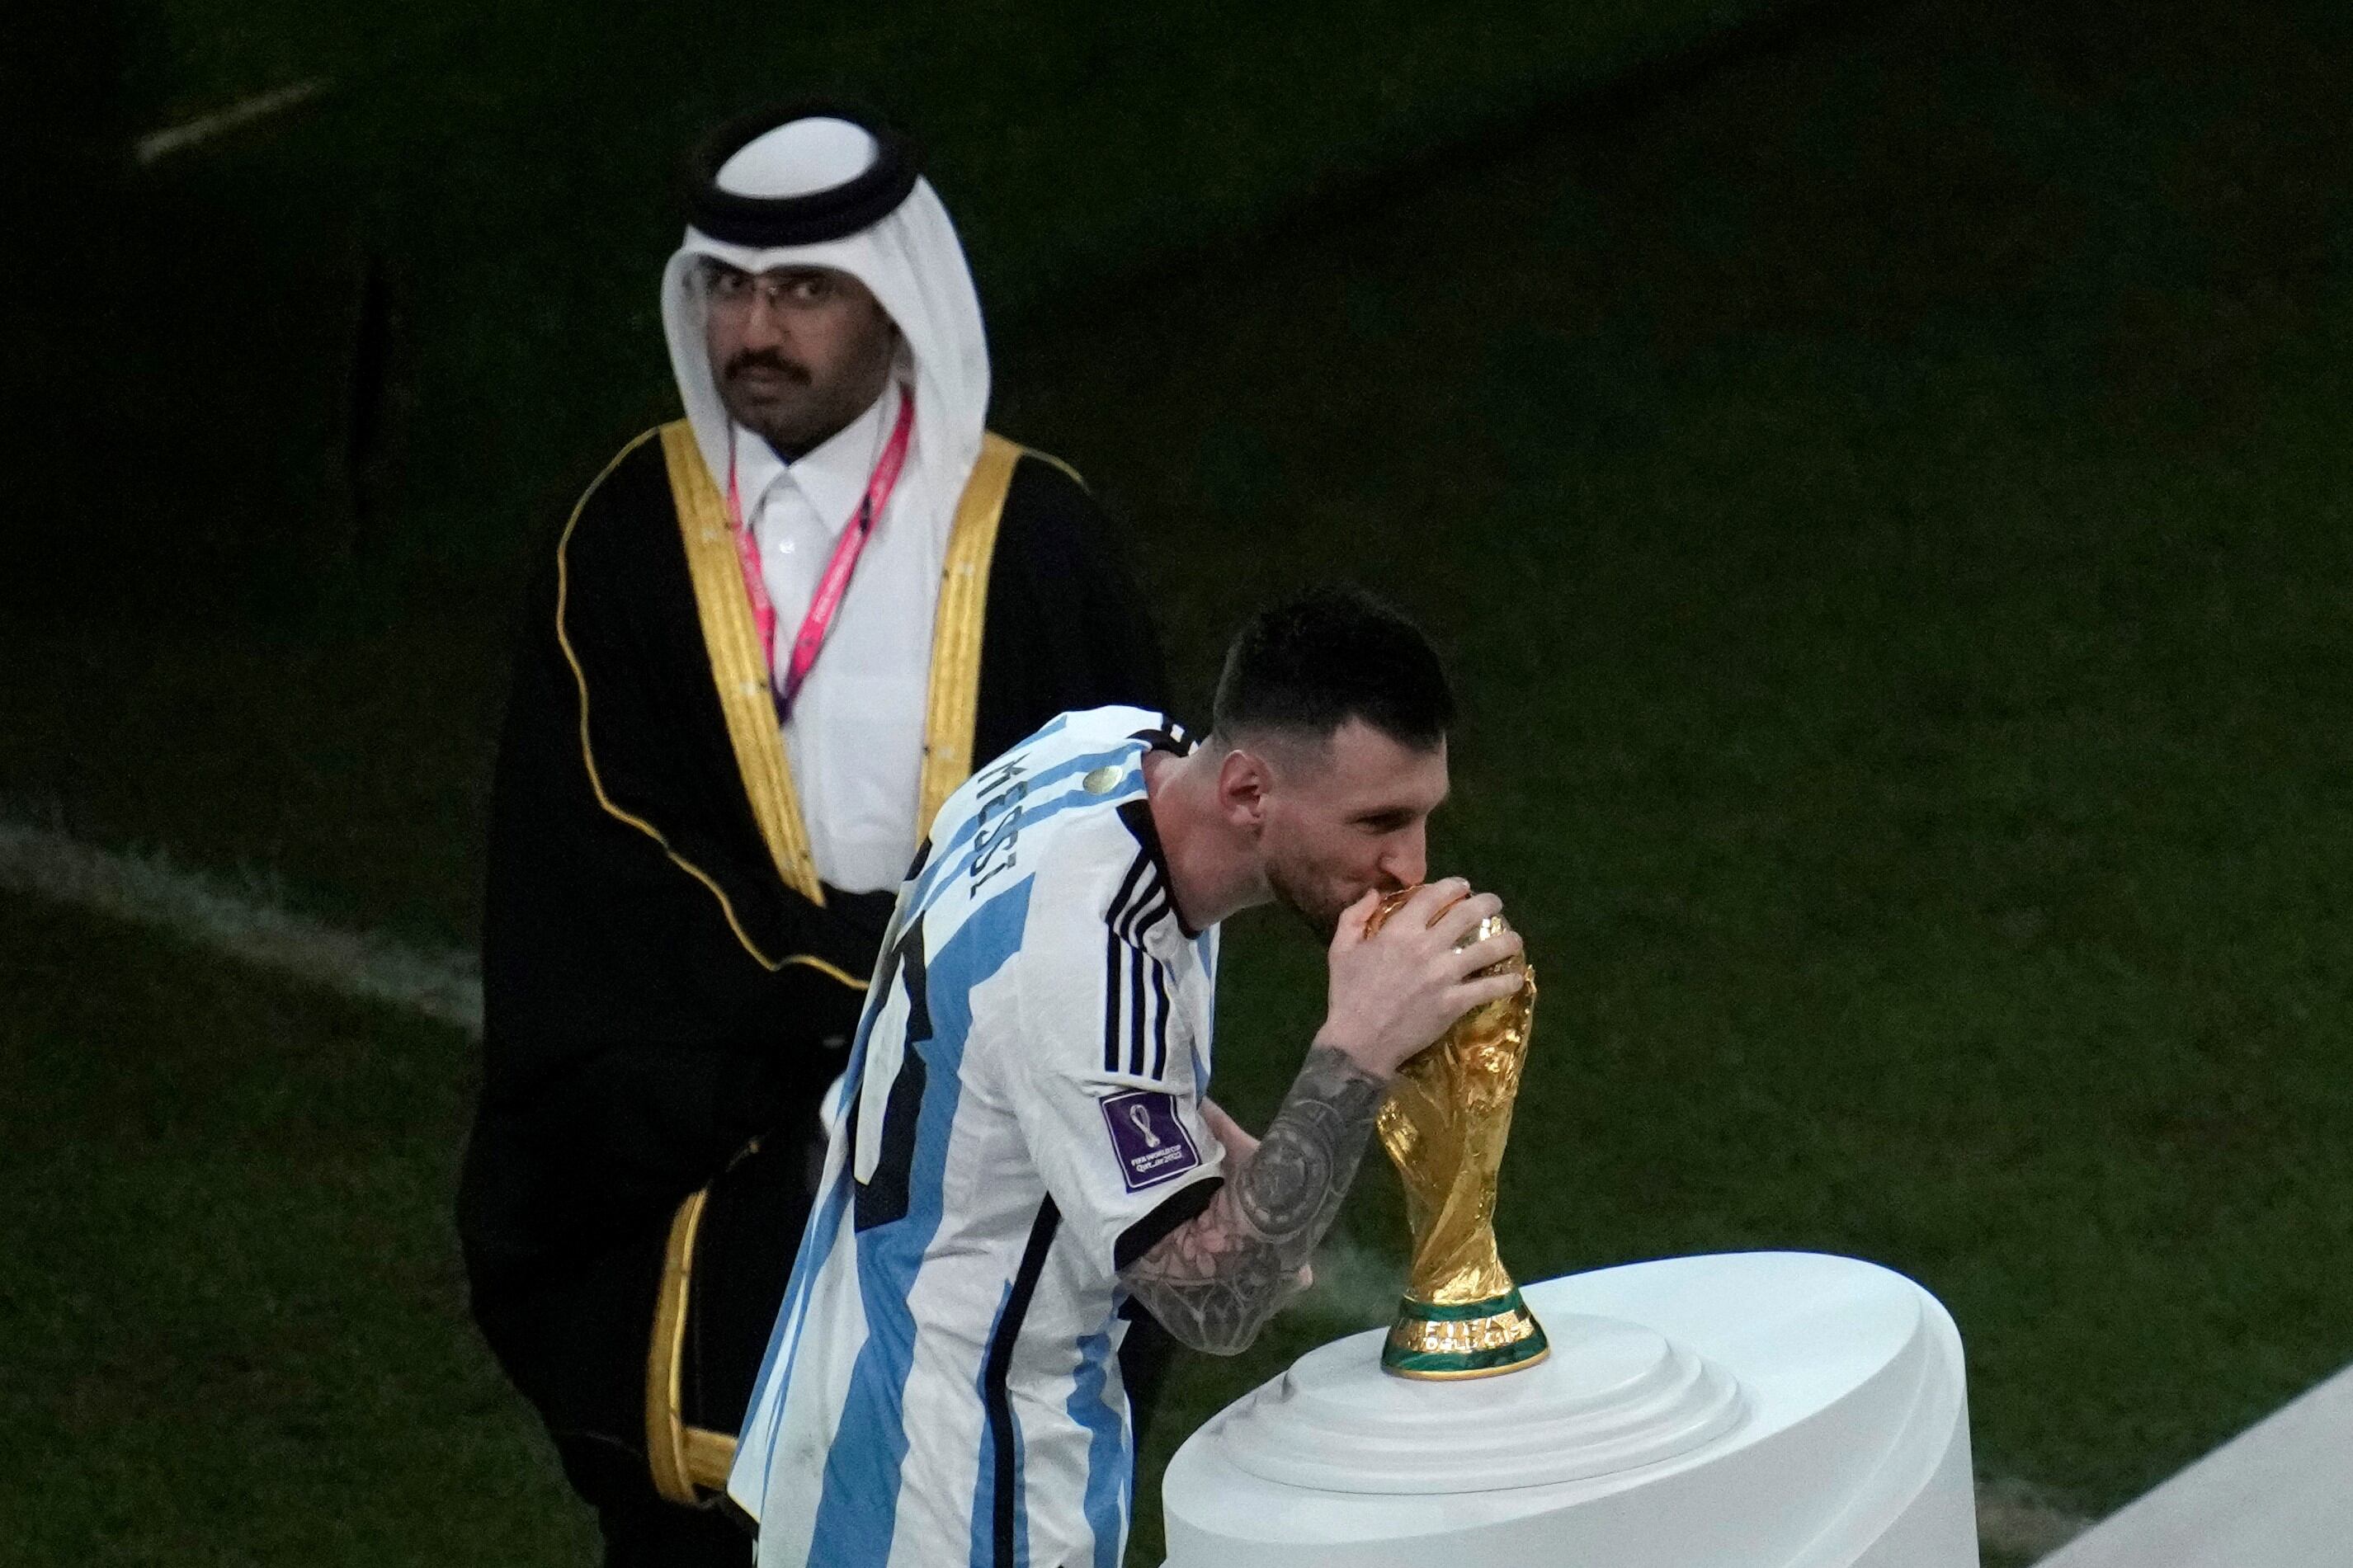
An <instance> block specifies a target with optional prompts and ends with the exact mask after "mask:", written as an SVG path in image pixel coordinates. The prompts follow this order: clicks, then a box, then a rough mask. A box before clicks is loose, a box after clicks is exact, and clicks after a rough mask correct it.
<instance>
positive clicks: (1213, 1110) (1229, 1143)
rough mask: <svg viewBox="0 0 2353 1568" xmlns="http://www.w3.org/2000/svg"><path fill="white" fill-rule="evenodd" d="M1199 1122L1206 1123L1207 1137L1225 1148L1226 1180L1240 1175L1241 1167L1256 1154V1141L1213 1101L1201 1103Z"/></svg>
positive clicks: (1222, 1107)
mask: <svg viewBox="0 0 2353 1568" xmlns="http://www.w3.org/2000/svg"><path fill="white" fill-rule="evenodd" d="M1201 1120H1202V1121H1205V1122H1207V1123H1208V1127H1209V1136H1211V1137H1212V1138H1215V1139H1216V1140H1217V1141H1218V1142H1219V1143H1221V1144H1223V1145H1224V1146H1225V1151H1226V1175H1227V1178H1228V1179H1229V1180H1230V1179H1231V1178H1233V1177H1235V1176H1238V1175H1240V1174H1241V1170H1242V1167H1243V1166H1244V1165H1247V1164H1249V1163H1250V1156H1251V1155H1252V1154H1255V1153H1257V1152H1258V1140H1257V1139H1255V1138H1253V1137H1251V1136H1250V1134H1249V1133H1247V1132H1245V1131H1242V1124H1241V1123H1240V1122H1239V1121H1235V1120H1234V1119H1233V1118H1232V1117H1230V1116H1229V1115H1227V1114H1226V1108H1225V1107H1224V1106H1222V1105H1219V1103H1218V1102H1217V1101H1216V1100H1203V1101H1201Z"/></svg>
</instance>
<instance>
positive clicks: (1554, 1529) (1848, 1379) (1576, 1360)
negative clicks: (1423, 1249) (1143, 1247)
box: [1163, 1253, 1978, 1568]
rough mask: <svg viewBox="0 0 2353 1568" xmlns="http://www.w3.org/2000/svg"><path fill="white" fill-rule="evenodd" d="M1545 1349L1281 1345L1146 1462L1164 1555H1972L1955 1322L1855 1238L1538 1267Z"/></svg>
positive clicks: (1346, 1560) (1865, 1559)
mask: <svg viewBox="0 0 2353 1568" xmlns="http://www.w3.org/2000/svg"><path fill="white" fill-rule="evenodd" d="M1523 1294H1524V1295H1525V1297H1526V1299H1527V1301H1528V1304H1529V1306H1530V1307H1531V1308H1533V1309H1534V1310H1535V1313H1536V1316H1537V1317H1538V1318H1539V1319H1540V1320H1541V1321H1543V1322H1544V1324H1545V1328H1546V1333H1547V1334H1548V1335H1549V1336H1550V1337H1551V1340H1552V1343H1553V1353H1552V1355H1551V1357H1550V1358H1549V1359H1548V1360H1546V1362H1544V1363H1539V1364H1538V1365H1536V1366H1535V1367H1531V1368H1529V1369H1527V1370H1526V1371H1524V1372H1519V1373H1510V1374H1507V1375H1504V1376H1502V1377H1494V1378H1485V1379H1478V1380H1473V1381H1468V1382H1459V1383H1418V1382H1409V1381H1407V1380H1405V1379H1401V1378H1395V1377H1391V1376H1389V1375H1388V1374H1387V1373H1383V1372H1382V1371H1381V1370H1380V1367H1379V1364H1378V1357H1379V1353H1380V1334H1379V1333H1378V1332H1377V1331H1375V1332H1368V1333H1363V1334H1357V1335H1354V1336H1352V1337H1350V1338H1348V1339H1345V1340H1341V1341H1338V1342H1335V1343H1332V1344H1329V1345H1325V1346H1324V1347H1323V1348H1322V1349H1320V1350H1317V1351H1314V1352H1310V1353H1309V1354H1307V1355H1305V1356H1303V1357H1301V1358H1300V1360H1299V1362H1298V1363H1297V1364H1296V1365H1294V1366H1293V1368H1292V1369H1291V1371H1290V1372H1288V1373H1284V1374H1283V1375H1282V1377H1280V1378H1277V1379H1276V1380H1275V1381H1274V1382H1272V1383H1270V1384H1266V1385H1265V1386H1264V1387H1262V1388H1260V1389H1258V1390H1256V1391H1255V1392H1253V1393H1251V1394H1249V1395H1248V1396H1246V1397H1244V1398H1243V1399H1241V1400H1239V1401H1237V1402H1236V1403H1235V1404H1234V1405H1230V1406H1229V1407H1228V1408H1227V1409H1226V1410H1225V1411H1223V1412H1221V1413H1220V1414H1219V1415H1217V1416H1216V1417H1215V1418H1213V1419H1212V1420H1211V1421H1209V1423H1208V1425H1206V1426H1203V1427H1202V1428H1201V1429H1200V1430H1199V1431H1198V1432H1196V1433H1195V1434H1194V1435H1193V1436H1191V1437H1190V1438H1189V1439H1187V1442H1186V1444H1185V1446H1184V1447H1182V1448H1181V1449H1179V1450H1178V1451H1177V1454H1176V1458H1175V1459H1174V1460H1172V1461H1171V1462H1170V1464H1169V1467H1168V1472H1167V1476H1166V1480H1165V1481H1164V1483H1163V1503H1164V1516H1165V1518H1166V1522H1167V1532H1168V1568H1277V1565H1280V1568H1342V1565H1344V1564H1345V1565H1346V1568H1408V1565H1410V1568H1537V1565H1539V1564H1541V1565H1543V1568H1571V1565H1577V1568H1582V1565H1588V1564H1590V1565H1594V1568H1975V1565H1976V1563H1977V1561H1978V1554H1977V1516H1976V1509H1975V1502H1974V1498H1973V1494H1972V1488H1971V1478H1970V1472H1969V1441H1968V1399H1967V1395H1966V1392H1965V1389H1964V1384H1963V1378H1962V1367H1961V1344H1960V1336H1959V1335H1958V1333H1957V1332H1956V1331H1955V1330H1954V1328H1953V1322H1952V1320H1951V1318H1949V1317H1948V1316H1947V1315H1946V1312H1945V1310H1944V1309H1943V1308H1942V1307H1940V1306H1939V1305H1937V1303H1936V1300H1935V1299H1934V1298H1933V1297H1931V1296H1929V1295H1928V1294H1927V1292H1926V1291H1924V1290H1922V1289H1920V1288H1919V1287H1918V1286H1916V1285H1915V1284H1913V1283H1912V1282H1911V1281H1910V1280H1908V1279H1904V1278H1903V1277H1901V1276H1900V1275H1895V1274H1891V1273H1889V1272H1888V1271H1887V1270H1885V1269H1883V1268H1876V1267H1874V1266H1873V1265H1871V1264H1868V1263H1862V1262H1858V1261H1856V1260H1854V1259H1852V1258H1828V1257H1822V1256H1820V1255H1817V1254H1811V1253H1743V1254H1736V1255H1732V1256H1727V1257H1720V1258H1672V1259H1669V1260H1666V1261H1663V1262H1659V1263H1641V1264H1634V1265H1630V1266H1629V1267H1627V1268H1610V1269H1603V1270H1600V1271H1599V1272H1596V1273H1592V1274H1580V1275H1573V1276H1570V1277H1569V1278H1567V1279H1551V1280H1546V1281H1545V1282H1544V1283H1543V1284H1540V1285H1534V1286H1528V1287H1525V1288H1524V1290H1523Z"/></svg>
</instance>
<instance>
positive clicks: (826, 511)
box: [734, 380, 899, 537]
mask: <svg viewBox="0 0 2353 1568" xmlns="http://www.w3.org/2000/svg"><path fill="white" fill-rule="evenodd" d="M898 394H899V384H898V383H897V382H896V381H895V380H894V381H893V382H892V384H890V385H889V386H888V387H886V388H885V389H884V390H883V393H882V395H881V396H880V397H878V398H876V399H875V400H874V401H873V402H872V403H871V404H869V405H867V408H866V412H865V413H863V414H860V416H858V417H857V418H855V419H853V420H851V421H850V422H849V424H847V425H845V426H842V427H841V428H840V429H839V430H837V431H835V432H834V433H833V434H832V435H830V436H828V437H826V438H825V439H824V440H823V441H820V442H819V443H818V445H816V446H815V447H811V448H809V450H808V451H807V452H805V453H803V454H802V455H801V457H800V458H798V459H797V461H795V462H792V463H786V461H785V460H784V459H783V458H779V457H777V456H776V448H775V447H771V446H769V445H768V443H767V442H766V441H765V440H764V439H762V438H761V437H758V436H756V435H754V434H753V433H752V432H751V431H749V430H746V429H744V426H741V425H737V426H734V441H735V484H736V490H737V494H738V495H739V496H740V497H741V498H742V500H743V503H744V520H745V521H752V520H754V519H755V518H757V517H758V516H759V515H760V509H761V508H762V506H764V505H765V503H766V501H767V499H768V493H769V491H770V489H773V488H774V487H775V486H776V485H778V484H786V483H788V484H791V485H793V486H795V487H797V489H799V490H800V492H801V496H802V498H803V499H804V500H807V502H808V504H809V509H810V510H812V511H814V512H816V513H817V518H818V522H819V523H821V524H822V525H823V526H824V528H825V531H826V532H828V534H832V535H834V536H836V537H839V535H840V533H841V531H842V530H843V529H844V528H845V527H847V526H848V525H849V520H850V519H851V518H852V517H854V516H855V515H857V511H858V503H859V502H860V500H864V499H865V496H866V482H867V480H868V479H871V478H872V477H873V474H874V465H875V463H876V461H877V460H878V459H880V458H881V456H882V443H883V440H884V437H885V428H884V425H883V418H884V414H883V411H884V410H885V409H886V408H887V409H889V410H890V411H891V413H892V416H896V414H897V411H898V407H899V395H898Z"/></svg>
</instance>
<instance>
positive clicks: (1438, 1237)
mask: <svg viewBox="0 0 2353 1568" xmlns="http://www.w3.org/2000/svg"><path fill="white" fill-rule="evenodd" d="M1409 891H1410V890H1409ZM1408 896H1409V892H1406V893H1393V894H1391V895H1390V896H1389V897H1388V900H1385V901H1384V902H1383V903H1382V905H1381V907H1380V908H1379V910H1377V911H1375V913H1374V915H1373V918H1372V920H1371V921H1367V922H1366V932H1367V934H1369V933H1370V932H1372V931H1377V930H1379V929H1380V924H1381V922H1382V921H1385V920H1387V919H1388V916H1389V914H1390V913H1391V911H1393V910H1396V909H1397V908H1398V905H1400V904H1402V903H1403V902H1404V901H1405V900H1406V898H1407V897H1408ZM1508 929H1509V928H1508V927H1507V926H1506V925H1505V924H1504V921H1503V919H1502V918H1501V917H1500V916H1498V917H1496V918H1495V919H1493V920H1490V921H1482V922H1481V924H1480V926H1479V927H1478V929H1477V930H1476V931H1472V933H1471V935H1470V936H1468V937H1466V938H1464V939H1463V940H1464V944H1465V945H1468V944H1469V943H1471V942H1478V941H1481V940H1483V939H1484V938H1487V937H1490V936H1493V935H1494V934H1496V933H1497V932H1498V931H1505V930H1508ZM1512 967H1513V968H1515V969H1518V970H1519V971H1520V972H1521V973H1523V974H1524V975H1525V977H1526V984H1524V985H1522V986H1521V987H1520V989H1519V990H1518V991H1517V992H1515V993H1514V994H1512V995H1509V996H1506V997H1504V999H1503V1000H1502V1001H1500V1002H1490V1003H1488V1004H1487V1005H1485V1006H1483V1007H1481V1008H1479V1009H1478V1010H1477V1011H1475V1012H1472V1013H1471V1014H1469V1015H1467V1016H1464V1017H1463V1018H1462V1019H1461V1021H1460V1022H1459V1023H1457V1024H1456V1025H1455V1026H1453V1027H1452V1028H1451V1029H1449V1030H1448V1031H1447V1032H1446V1034H1445V1035H1444V1036H1443V1037H1441V1038H1440V1039H1439V1041H1438V1042H1437V1043H1436V1044H1435V1045H1432V1046H1431V1047H1430V1048H1429V1049H1428V1050H1426V1051H1424V1052H1422V1053H1421V1054H1420V1055H1419V1056H1418V1057H1416V1058H1413V1060H1411V1061H1409V1062H1408V1063H1407V1064H1406V1065H1405V1066H1404V1067H1403V1068H1400V1069H1399V1070H1398V1076H1397V1081H1396V1083H1395V1084H1394V1085H1392V1086H1391V1087H1390V1089H1389V1096H1388V1100H1386V1101H1385V1102H1383V1104H1382V1106H1381V1112H1380V1121H1379V1131H1380V1137H1381V1147H1383V1148H1384V1149H1387V1150H1388V1155H1389V1158H1390V1160H1391V1161H1393V1162H1395V1163H1396V1165H1397V1168H1398V1176H1399V1178H1401V1179H1402V1180H1403V1182H1404V1184H1405V1205H1406V1219H1407V1222H1408V1223H1409V1225H1410V1226H1412V1228H1413V1262H1412V1264H1411V1266H1410V1267H1409V1269H1408V1270H1407V1274H1406V1289H1405V1296H1404V1299H1403V1300H1401V1301H1399V1303H1398V1315H1397V1321H1395V1322H1394V1323H1392V1324H1391V1325H1390V1326H1389V1332H1388V1340H1387V1341H1385V1342H1383V1344H1382V1346H1381V1367H1382V1369H1383V1370H1384V1371H1387V1372H1391V1373H1396V1374H1397V1375H1398V1376H1399V1377H1415V1378H1440V1379H1443V1378H1471V1377H1494V1376H1497V1375H1499V1374H1500V1373H1507V1372H1516V1371H1518V1370H1520V1369H1521V1368H1522V1367H1528V1366H1534V1365H1535V1363H1538V1362H1540V1361H1542V1360H1543V1359H1544V1358H1545V1356H1546V1354H1547V1353H1549V1352H1550V1350H1551V1346H1550V1345H1549V1344H1548V1343H1547V1342H1546V1340H1545V1331H1544V1325H1543V1324H1541V1323H1539V1322H1537V1321H1536V1320H1535V1315H1534V1314H1533V1313H1531V1312H1530V1311H1529V1310H1528V1309H1527V1304H1526V1303H1525V1302H1524V1301H1522V1300H1520V1289H1519V1287H1518V1286H1517V1285H1516V1284H1514V1282H1513V1280H1512V1277H1511V1275H1510V1273H1509V1272H1507V1271H1506V1270H1505V1269H1504V1262H1503V1259H1502V1258H1500V1257H1499V1256H1498V1255H1497V1253H1496V1250H1495V1178H1496V1174H1497V1173H1498V1171H1500V1170H1501V1168H1502V1166H1503V1163H1504V1143H1505V1142H1506V1141H1507V1140H1509V1138H1510V1137H1511V1132H1512V1105H1513V1101H1514V1100H1515V1099H1516V1098H1517V1096H1518V1094H1519V1091H1520V1068H1521V1067H1522V1065H1523V1064H1524V1063H1525V1061H1526V1060H1527V1054H1528V1039H1529V1035H1530V1032H1531V1030H1532V1028H1533V1027H1534V1025H1535V1005H1536V982H1535V973H1534V972H1533V971H1531V970H1529V969H1528V968H1527V966H1526V965H1525V963H1524V962H1522V961H1520V960H1517V959H1514V960H1513V961H1512Z"/></svg>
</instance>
